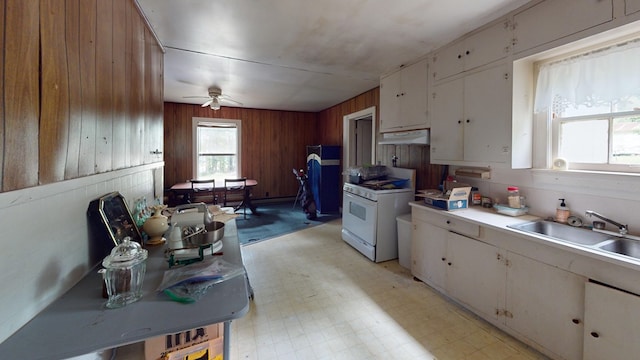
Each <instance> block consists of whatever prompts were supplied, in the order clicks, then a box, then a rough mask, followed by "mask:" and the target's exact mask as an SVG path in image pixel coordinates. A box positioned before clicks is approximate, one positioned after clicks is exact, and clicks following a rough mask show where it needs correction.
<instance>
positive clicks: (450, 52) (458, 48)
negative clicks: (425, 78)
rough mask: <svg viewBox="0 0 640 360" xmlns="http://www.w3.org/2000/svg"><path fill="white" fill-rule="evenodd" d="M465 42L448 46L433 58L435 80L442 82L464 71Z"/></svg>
mask: <svg viewBox="0 0 640 360" xmlns="http://www.w3.org/2000/svg"><path fill="white" fill-rule="evenodd" d="M464 46H465V45H464V41H458V42H456V43H453V44H450V45H447V46H445V47H443V48H441V49H440V50H438V51H437V52H436V53H435V54H434V56H433V57H432V63H433V79H434V80H435V81H440V80H442V79H445V78H447V77H449V76H451V75H455V74H459V73H461V72H462V71H463V70H464V55H465V54H464V51H465V50H464Z"/></svg>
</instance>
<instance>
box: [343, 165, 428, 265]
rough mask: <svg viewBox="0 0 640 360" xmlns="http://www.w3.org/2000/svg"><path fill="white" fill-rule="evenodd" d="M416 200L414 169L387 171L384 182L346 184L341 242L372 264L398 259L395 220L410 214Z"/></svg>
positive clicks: (344, 187)
mask: <svg viewBox="0 0 640 360" xmlns="http://www.w3.org/2000/svg"><path fill="white" fill-rule="evenodd" d="M414 199H415V170H414V169H403V168H388V169H387V178H386V179H384V180H376V181H370V182H364V183H363V184H358V185H356V184H351V183H345V184H344V186H343V208H342V239H343V240H344V241H345V242H347V243H348V244H349V245H351V246H352V247H354V248H355V249H356V250H358V251H360V252H361V253H362V254H363V255H365V256H366V257H367V258H369V259H370V260H372V261H375V262H381V261H386V260H391V259H395V258H397V257H398V236H397V225H396V224H397V223H396V217H397V216H399V215H403V214H408V213H409V212H411V210H410V207H409V202H410V201H412V200H414Z"/></svg>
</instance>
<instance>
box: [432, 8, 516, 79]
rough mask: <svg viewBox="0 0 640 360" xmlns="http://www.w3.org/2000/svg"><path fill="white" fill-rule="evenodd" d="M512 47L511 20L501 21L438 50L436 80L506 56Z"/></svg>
mask: <svg viewBox="0 0 640 360" xmlns="http://www.w3.org/2000/svg"><path fill="white" fill-rule="evenodd" d="M510 46H511V27H510V23H509V22H508V21H507V20H504V21H502V22H498V23H496V24H494V25H492V26H489V27H487V28H485V29H483V30H480V31H478V32H476V33H474V34H471V35H469V36H468V37H465V38H464V39H462V40H461V41H458V42H455V43H453V44H451V45H448V46H446V47H444V48H442V49H440V50H439V51H437V52H436V53H435V54H434V55H433V57H432V62H433V72H432V74H433V79H434V80H435V81H440V80H442V79H445V78H447V77H449V76H452V75H456V74H459V73H461V72H463V71H468V70H472V69H475V68H477V67H480V66H483V65H486V64H489V63H492V62H494V61H496V60H500V59H503V58H504V57H506V56H507V54H509V51H510Z"/></svg>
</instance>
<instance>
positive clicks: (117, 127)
mask: <svg viewBox="0 0 640 360" xmlns="http://www.w3.org/2000/svg"><path fill="white" fill-rule="evenodd" d="M128 7H129V1H128V0H114V1H113V69H114V72H113V120H112V125H113V129H112V136H113V154H112V156H113V157H112V159H113V165H112V166H113V169H114V170H115V169H122V168H125V167H126V155H125V154H126V151H127V148H126V143H127V136H126V134H127V129H126V124H127V109H128V107H129V105H128V98H127V87H128V86H127V77H126V68H127V65H126V64H127V54H128V52H127V47H126V46H127V40H126V39H127V29H126V24H127V8H128Z"/></svg>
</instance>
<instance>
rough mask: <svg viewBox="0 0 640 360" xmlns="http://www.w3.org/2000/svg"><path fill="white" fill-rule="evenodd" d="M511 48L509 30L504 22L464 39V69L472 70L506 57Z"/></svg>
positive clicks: (507, 24)
mask: <svg viewBox="0 0 640 360" xmlns="http://www.w3.org/2000/svg"><path fill="white" fill-rule="evenodd" d="M510 48H511V29H510V28H509V23H508V22H507V21H506V20H505V21H503V22H499V23H496V24H494V25H492V26H490V27H488V28H486V29H483V30H481V31H479V32H477V33H475V34H473V35H471V36H469V37H468V38H467V39H465V50H464V54H465V56H464V69H465V70H472V69H474V68H477V67H479V66H482V65H486V64H489V63H492V62H494V61H496V60H499V59H502V58H504V57H506V56H507V54H508V53H509V51H510Z"/></svg>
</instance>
